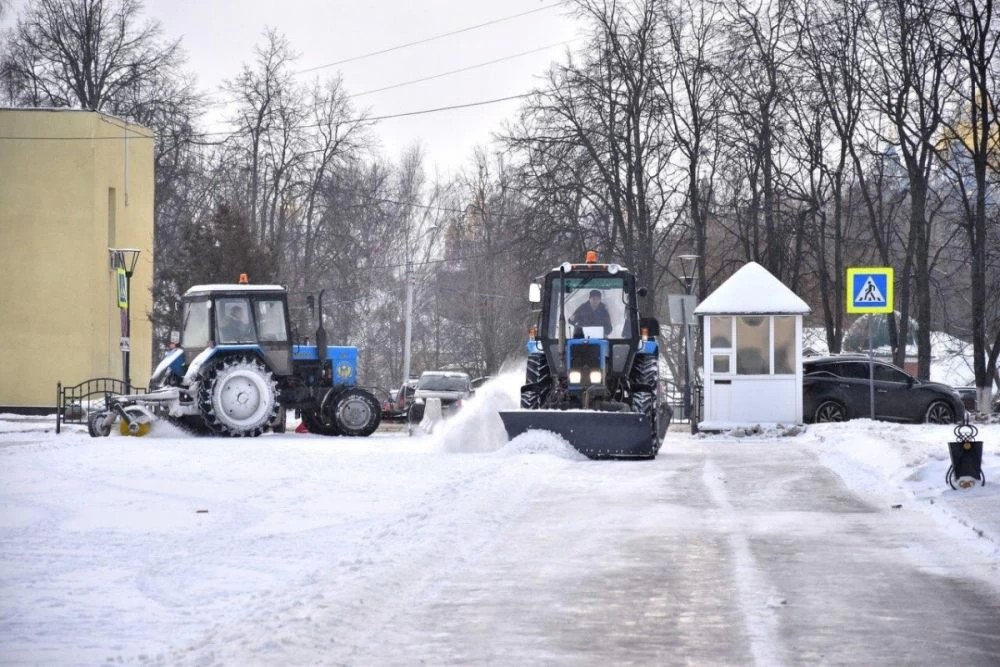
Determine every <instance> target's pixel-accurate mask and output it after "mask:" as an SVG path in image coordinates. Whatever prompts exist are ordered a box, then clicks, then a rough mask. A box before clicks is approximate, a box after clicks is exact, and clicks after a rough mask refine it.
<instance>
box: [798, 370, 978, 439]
mask: <svg viewBox="0 0 1000 667" xmlns="http://www.w3.org/2000/svg"><path fill="white" fill-rule="evenodd" d="M803 373H804V378H803V384H802V399H803V400H802V409H803V414H804V415H805V420H806V421H807V422H839V421H844V420H847V419H854V418H856V417H868V416H869V415H870V414H871V403H870V401H871V399H870V394H869V391H870V390H869V369H868V357H865V356H861V355H855V356H847V355H842V356H830V357H817V358H812V359H806V360H805V361H804V362H803ZM964 417H965V406H963V405H962V399H961V398H959V395H958V392H957V391H955V390H954V389H952V388H951V387H949V386H948V385H945V384H940V383H937V382H922V381H920V380H917V379H916V378H914V377H913V376H912V375H910V374H909V373H907V372H906V371H904V370H902V369H901V368H898V367H896V366H893V365H892V364H887V363H885V362H884V361H878V360H876V361H875V418H876V419H884V420H887V421H907V422H927V423H930V424H952V423H954V422H956V421H958V420H961V419H963V418H964Z"/></svg>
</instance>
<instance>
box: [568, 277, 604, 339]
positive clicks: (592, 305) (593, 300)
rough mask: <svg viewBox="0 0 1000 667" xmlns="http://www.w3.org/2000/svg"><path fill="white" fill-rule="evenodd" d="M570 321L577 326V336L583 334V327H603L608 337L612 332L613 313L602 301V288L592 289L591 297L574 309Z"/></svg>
mask: <svg viewBox="0 0 1000 667" xmlns="http://www.w3.org/2000/svg"><path fill="white" fill-rule="evenodd" d="M569 323H570V324H572V325H573V326H574V327H576V330H575V331H576V334H574V335H575V337H580V336H582V334H583V331H582V327H601V328H603V329H604V337H605V338H607V337H608V335H609V334H610V333H611V313H609V312H608V307H607V306H605V305H604V304H603V303H601V290H598V289H593V290H590V298H588V299H587V300H586V301H585V302H583V303H581V304H580V306H579V307H578V308H577V309H576V310H575V311H573V314H572V315H571V316H570V318H569Z"/></svg>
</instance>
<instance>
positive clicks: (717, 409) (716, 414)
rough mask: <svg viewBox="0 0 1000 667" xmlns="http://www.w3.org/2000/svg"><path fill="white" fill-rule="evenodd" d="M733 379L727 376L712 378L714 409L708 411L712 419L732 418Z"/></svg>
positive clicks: (725, 419) (726, 419) (724, 419)
mask: <svg viewBox="0 0 1000 667" xmlns="http://www.w3.org/2000/svg"><path fill="white" fill-rule="evenodd" d="M732 398H733V381H732V380H730V379H726V378H712V409H711V411H710V412H709V413H708V414H709V415H710V417H709V418H710V419H711V420H712V421H729V420H730V419H732Z"/></svg>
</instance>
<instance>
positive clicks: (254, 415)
mask: <svg viewBox="0 0 1000 667" xmlns="http://www.w3.org/2000/svg"><path fill="white" fill-rule="evenodd" d="M198 409H199V410H200V412H201V416H202V417H203V418H204V420H205V423H206V424H208V426H209V427H210V428H211V429H212V430H213V431H215V432H216V433H219V434H220V435H228V436H232V437H237V438H239V437H256V436H258V435H260V434H261V433H263V432H264V429H266V428H267V425H268V423H270V422H271V421H272V420H273V419H274V418H275V416H276V414H277V412H278V383H277V382H276V381H275V379H274V376H273V375H272V374H271V371H269V370H268V369H267V367H266V366H265V365H264V364H263V363H262V362H261V361H260V360H259V359H257V358H256V357H246V356H233V357H226V358H224V359H220V360H219V361H218V362H216V363H215V364H214V365H212V366H211V367H210V368H209V369H208V370H207V371H206V372H205V374H204V376H203V377H202V380H201V385H200V388H199V393H198Z"/></svg>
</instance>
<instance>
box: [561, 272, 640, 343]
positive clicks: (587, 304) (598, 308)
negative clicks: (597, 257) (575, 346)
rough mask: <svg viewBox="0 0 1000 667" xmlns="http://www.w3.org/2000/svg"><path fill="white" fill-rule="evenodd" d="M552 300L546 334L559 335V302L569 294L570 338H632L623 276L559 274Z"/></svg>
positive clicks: (567, 302) (568, 335)
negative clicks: (562, 277) (584, 276)
mask: <svg viewBox="0 0 1000 667" xmlns="http://www.w3.org/2000/svg"><path fill="white" fill-rule="evenodd" d="M551 284H552V295H551V296H552V298H551V299H550V300H549V326H548V331H547V332H546V335H547V336H548V337H549V338H558V337H559V306H560V301H561V299H560V294H559V290H560V289H562V292H563V294H565V295H566V335H567V337H569V338H631V337H632V336H633V334H632V331H631V329H632V325H631V323H630V318H629V316H628V308H627V307H626V305H625V280H624V279H623V278H607V277H594V278H565V279H560V278H556V279H555V280H553V281H552V283H551Z"/></svg>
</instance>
